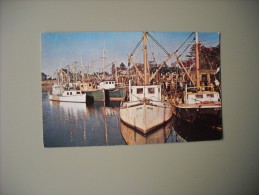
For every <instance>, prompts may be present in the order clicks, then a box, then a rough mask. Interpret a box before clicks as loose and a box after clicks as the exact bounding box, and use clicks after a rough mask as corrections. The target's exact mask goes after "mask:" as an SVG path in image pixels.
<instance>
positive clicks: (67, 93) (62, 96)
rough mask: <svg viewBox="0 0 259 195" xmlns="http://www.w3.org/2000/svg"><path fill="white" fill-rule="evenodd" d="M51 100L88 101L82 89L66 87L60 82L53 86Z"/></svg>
mask: <svg viewBox="0 0 259 195" xmlns="http://www.w3.org/2000/svg"><path fill="white" fill-rule="evenodd" d="M49 100H51V101H59V102H78V103H86V94H83V93H82V92H81V91H80V90H76V89H66V88H65V87H64V86H62V85H60V84H54V85H53V86H52V92H51V94H50V95H49Z"/></svg>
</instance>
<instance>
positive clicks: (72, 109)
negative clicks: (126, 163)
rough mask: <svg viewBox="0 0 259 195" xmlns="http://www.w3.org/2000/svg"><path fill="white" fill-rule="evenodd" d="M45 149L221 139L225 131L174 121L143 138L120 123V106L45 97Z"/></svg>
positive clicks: (112, 103) (44, 94) (175, 119)
mask: <svg viewBox="0 0 259 195" xmlns="http://www.w3.org/2000/svg"><path fill="white" fill-rule="evenodd" d="M42 109H43V136H44V146H45V147H72V146H111V145H136V144H159V143H176V142H186V141H203V140H219V139H222V131H218V130H215V129H213V128H212V127H208V126H201V125H200V124H195V125H194V124H192V125H190V124H186V123H184V122H183V121H181V120H178V119H177V118H175V117H173V118H172V120H171V121H169V122H168V123H167V124H165V125H164V126H161V127H159V128H158V129H156V130H154V131H153V132H152V133H150V134H148V135H143V134H141V133H139V132H138V131H136V130H134V129H132V128H131V127H129V126H127V125H125V124H124V123H123V122H121V121H120V116H119V102H111V103H110V104H108V105H107V104H106V106H105V107H104V104H103V103H101V102H100V103H99V102H98V103H96V102H95V103H94V104H93V105H86V104H84V103H69V102H52V101H49V99H48V93H46V92H43V93H42Z"/></svg>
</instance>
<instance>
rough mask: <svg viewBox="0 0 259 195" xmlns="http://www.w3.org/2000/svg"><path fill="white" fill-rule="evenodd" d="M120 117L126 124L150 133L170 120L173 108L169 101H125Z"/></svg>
mask: <svg viewBox="0 0 259 195" xmlns="http://www.w3.org/2000/svg"><path fill="white" fill-rule="evenodd" d="M120 117H121V120H122V121H123V122H125V123H126V124H128V125H130V126H132V127H134V128H136V129H138V130H139V131H141V132H142V133H148V132H149V131H151V130H152V129H154V128H156V127H158V126H160V125H162V124H164V123H165V122H166V121H168V120H169V119H170V118H171V117H172V110H171V105H170V104H169V103H168V102H155V101H149V102H141V101H136V102H124V103H122V105H121V107H120Z"/></svg>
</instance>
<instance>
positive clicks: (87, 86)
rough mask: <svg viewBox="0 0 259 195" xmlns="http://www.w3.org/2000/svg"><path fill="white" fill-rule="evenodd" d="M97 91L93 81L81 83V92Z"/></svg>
mask: <svg viewBox="0 0 259 195" xmlns="http://www.w3.org/2000/svg"><path fill="white" fill-rule="evenodd" d="M95 89H96V88H95V84H94V83H93V82H92V81H91V82H84V83H80V90H81V91H94V90H95Z"/></svg>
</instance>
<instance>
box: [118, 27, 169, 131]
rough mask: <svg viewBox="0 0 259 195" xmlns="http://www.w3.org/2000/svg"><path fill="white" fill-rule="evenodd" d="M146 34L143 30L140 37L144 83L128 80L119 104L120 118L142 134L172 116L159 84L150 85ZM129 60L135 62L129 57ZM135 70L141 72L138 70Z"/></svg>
mask: <svg viewBox="0 0 259 195" xmlns="http://www.w3.org/2000/svg"><path fill="white" fill-rule="evenodd" d="M147 34H148V33H147V32H144V33H143V37H142V39H143V48H144V77H143V76H141V75H140V76H141V77H142V78H143V81H144V85H137V86H132V85H131V81H129V90H128V92H129V93H128V96H127V97H126V99H125V101H122V102H121V106H120V118H121V120H122V121H123V122H125V123H126V124H128V125H130V126H132V127H134V128H136V129H138V130H139V131H141V132H142V133H144V134H145V133H148V132H149V131H151V130H152V129H154V128H156V127H158V126H160V125H162V124H164V123H165V122H166V121H168V120H169V119H170V118H171V117H172V107H171V105H170V103H169V102H166V101H162V95H161V86H160V85H150V78H149V71H148V70H149V68H148V66H149V64H148V60H147ZM138 45H139V44H138ZM129 61H130V62H131V63H133V64H135V63H134V62H133V60H132V59H131V57H130V58H129ZM135 67H136V66H135ZM136 68H137V67H136ZM137 72H138V74H141V73H140V71H137Z"/></svg>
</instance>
